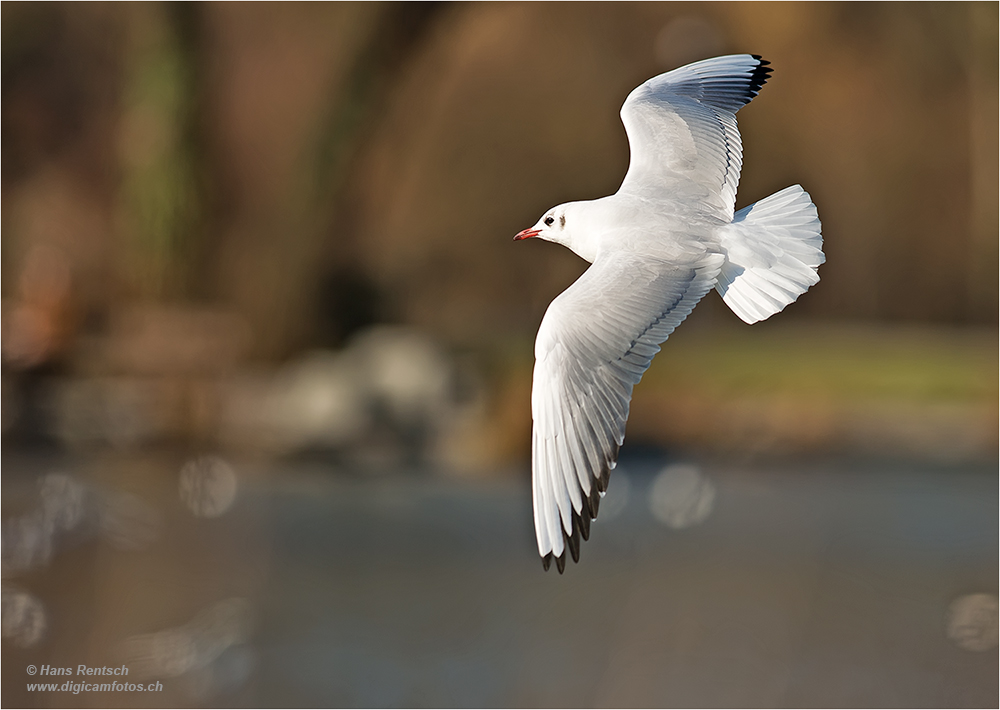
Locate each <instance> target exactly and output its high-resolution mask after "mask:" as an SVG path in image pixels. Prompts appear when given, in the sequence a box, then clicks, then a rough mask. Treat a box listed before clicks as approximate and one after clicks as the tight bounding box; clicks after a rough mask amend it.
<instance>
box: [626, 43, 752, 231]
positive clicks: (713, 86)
mask: <svg viewBox="0 0 1000 710" xmlns="http://www.w3.org/2000/svg"><path fill="white" fill-rule="evenodd" d="M767 65H768V62H767V61H766V60H764V59H761V58H760V57H758V56H756V55H750V54H734V55H730V56H726V57H716V58H714V59H706V60H705V61H701V62H695V63H694V64H688V65H687V66H684V67H681V68H680V69H674V70H673V71H669V72H667V73H665V74H660V75H659V76H656V77H653V78H652V79H650V80H649V81H647V82H646V83H644V84H642V85H641V86H638V87H636V88H635V89H634V90H633V91H632V93H630V94H629V95H628V98H627V99H625V104H624V105H623V106H622V110H621V117H622V123H624V124H625V132H626V133H627V134H628V142H629V148H630V150H631V162H630V163H629V168H628V173H627V174H626V175H625V180H624V182H622V186H621V188H620V189H619V192H622V191H625V192H634V193H640V194H647V195H648V194H654V195H656V194H662V193H663V192H664V191H669V192H670V193H671V194H672V195H675V196H676V195H677V193H678V192H681V193H691V194H692V196H693V197H695V198H696V199H697V200H698V201H700V202H703V203H708V204H709V205H710V206H711V207H712V208H714V209H715V210H716V211H717V214H718V216H720V217H721V218H722V219H723V220H724V221H725V222H729V221H730V220H731V219H732V217H733V205H734V204H735V202H736V187H737V185H738V184H739V181H740V168H741V167H742V165H743V146H742V143H741V141H740V132H739V130H738V129H737V127H736V112H737V111H738V110H739V109H740V108H741V107H743V106H745V105H746V104H747V103H749V102H750V100H751V99H753V97H754V96H756V95H757V92H758V91H759V90H760V88H761V87H762V86H763V85H764V82H766V81H767V79H768V75H769V74H770V72H771V69H770V67H768V66H767Z"/></svg>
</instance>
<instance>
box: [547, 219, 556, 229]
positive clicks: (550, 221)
mask: <svg viewBox="0 0 1000 710" xmlns="http://www.w3.org/2000/svg"><path fill="white" fill-rule="evenodd" d="M555 221H556V218H555V217H546V218H545V226H546V227H551V226H552V223H553V222H555Z"/></svg>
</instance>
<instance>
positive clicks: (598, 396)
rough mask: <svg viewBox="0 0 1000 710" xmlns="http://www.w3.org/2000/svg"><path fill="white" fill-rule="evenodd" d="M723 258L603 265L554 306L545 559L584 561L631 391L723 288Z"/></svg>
mask: <svg viewBox="0 0 1000 710" xmlns="http://www.w3.org/2000/svg"><path fill="white" fill-rule="evenodd" d="M723 260H724V257H723V256H722V255H720V254H705V255H702V257H701V258H700V259H698V260H697V261H694V262H692V263H691V264H690V265H682V266H677V265H671V264H667V263H666V262H661V261H656V260H652V259H650V258H648V257H641V258H640V257H638V256H636V255H632V254H628V253H624V254H623V253H617V254H612V255H610V256H601V257H598V259H597V260H596V261H595V262H594V263H593V264H592V265H591V266H590V268H589V269H587V271H585V272H584V273H583V275H582V276H581V277H580V278H579V279H577V281H576V282H575V283H574V284H573V285H572V286H570V287H569V288H568V289H566V290H565V291H564V292H563V293H562V294H560V295H559V296H558V297H557V298H556V299H555V300H554V301H552V303H551V304H550V305H549V308H548V310H547V311H546V312H545V317H544V318H543V319H542V324H541V326H540V327H539V329H538V338H537V340H536V341H535V372H534V382H533V386H532V391H531V414H532V419H533V420H534V426H533V428H532V494H533V503H534V515H535V534H536V536H537V538H538V552H539V554H540V555H541V556H542V558H543V561H544V562H545V567H546V568H548V565H549V563H550V561H551V559H552V558H553V557H555V558H556V563H557V565H558V567H559V571H560V572H561V571H562V569H563V567H564V566H565V564H566V557H565V555H566V548H567V547H569V549H570V552H571V554H572V555H573V559H574V560H576V559H578V557H579V552H580V535H581V534H582V535H583V538H584V539H587V537H588V535H589V532H590V521H591V519H592V518H594V517H596V516H597V505H598V502H599V500H600V495H599V494H602V493H603V492H604V491H605V490H607V485H608V477H609V475H610V472H611V469H612V468H614V465H615V460H616V458H617V456H618V448H619V446H621V444H622V441H623V440H624V438H625V420H626V419H627V418H628V409H629V400H630V399H631V398H632V387H633V386H634V385H635V384H636V383H637V382H639V379H640V378H641V377H642V374H643V373H644V372H645V371H646V368H648V367H649V363H650V361H651V360H652V359H653V356H654V355H655V354H656V353H657V352H659V350H660V347H659V345H660V343H662V342H663V341H664V340H666V339H667V336H669V335H670V334H671V333H672V332H673V330H674V328H676V327H677V325H678V324H679V323H680V322H681V321H682V320H684V318H685V317H687V315H688V313H690V312H691V309H692V308H694V306H695V304H697V303H698V301H699V300H700V299H701V297H702V296H704V295H705V294H706V293H707V292H708V291H709V289H711V288H712V287H713V286H714V285H715V281H716V276H717V275H718V273H719V269H720V268H721V266H722V262H723Z"/></svg>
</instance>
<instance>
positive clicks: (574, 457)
mask: <svg viewBox="0 0 1000 710" xmlns="http://www.w3.org/2000/svg"><path fill="white" fill-rule="evenodd" d="M769 71H770V69H768V68H767V62H765V61H763V60H761V59H760V57H756V56H752V55H733V56H727V57H717V58H715V59H709V60H705V61H702V62H696V63H695V64H690V65H688V66H686V67H681V68H680V69H676V70H674V71H672V72H667V73H666V74H661V75H660V76H657V77H654V78H653V79H650V80H649V81H647V82H646V83H644V84H642V85H641V86H639V87H638V88H636V89H635V90H634V91H633V92H632V93H631V94H629V97H628V99H626V101H625V105H624V106H623V107H622V112H621V115H622V122H623V123H624V124H625V129H626V132H627V134H628V137H629V145H630V148H631V151H632V156H631V162H630V165H629V171H628V173H627V174H626V176H625V180H624V181H623V183H622V186H621V187H620V188H619V190H618V192H617V193H615V194H614V195H610V196H608V197H603V198H600V199H597V200H589V201H583V202H570V203H566V204H564V205H559V206H558V207H555V208H553V209H551V210H549V211H548V212H546V214H545V215H543V216H542V218H541V219H540V220H539V221H538V223H537V224H536V225H535V226H534V227H532V228H531V229H526V230H524V231H522V232H520V233H519V234H518V235H517V236H516V237H515V239H525V238H529V237H538V238H541V239H545V240H547V241H552V242H556V243H558V244H562V245H564V246H566V247H568V248H569V249H571V250H572V251H573V252H574V253H576V254H577V255H579V256H580V257H582V258H583V259H585V260H587V261H589V262H591V266H590V268H588V269H587V271H586V272H584V274H583V275H582V276H581V277H580V278H579V279H578V280H577V281H576V282H575V283H574V284H573V285H572V286H570V287H569V288H568V289H566V291H564V292H563V293H561V294H560V295H559V296H558V297H556V298H555V300H553V301H552V303H551V304H550V305H549V308H548V310H547V311H546V313H545V316H544V318H543V319H542V323H541V325H540V326H539V329H538V337H537V339H536V342H535V369H534V382H533V387H532V396H531V410H532V419H533V422H534V425H533V429H532V492H533V506H534V518H535V532H536V537H537V540H538V551H539V554H540V555H541V556H542V558H543V561H544V562H545V567H546V568H548V566H549V563H550V561H551V560H553V559H555V560H556V563H557V567H558V568H559V570H560V571H562V570H563V567H564V566H565V560H566V551H567V550H569V551H570V553H571V555H572V557H573V558H574V560H576V559H578V556H579V544H580V537H581V535H582V536H583V538H584V539H586V538H587V537H588V535H589V530H590V521H591V520H592V519H594V518H596V517H597V509H598V504H599V502H600V497H601V496H602V495H603V493H604V491H605V490H606V489H607V485H608V481H609V477H610V472H611V470H612V469H613V468H614V466H615V461H616V459H617V455H618V449H619V447H620V446H621V444H622V441H623V440H624V436H625V422H626V420H627V418H628V409H629V401H630V399H631V396H632V388H633V387H634V386H635V384H637V383H638V382H639V380H640V378H641V377H642V374H643V373H644V372H645V370H646V368H648V367H649V363H650V361H651V360H652V358H653V356H654V355H655V354H656V353H657V352H658V351H659V345H660V343H662V342H663V341H664V340H666V339H667V337H668V336H669V335H670V333H672V332H673V330H674V328H675V327H676V326H677V325H678V324H679V323H680V322H681V321H682V320H683V319H684V318H685V317H687V315H688V314H689V313H690V312H691V309H692V308H694V306H695V305H696V304H697V303H698V301H699V300H700V299H701V298H702V297H703V296H704V295H705V294H706V293H708V291H710V290H711V289H712V288H716V289H717V290H718V291H719V292H720V293H721V294H722V295H723V298H724V299H725V301H726V303H727V304H728V305H729V306H730V307H731V308H732V309H733V311H734V312H736V313H737V315H739V316H740V317H741V318H742V319H743V320H745V321H746V322H748V323H753V322H756V321H757V320H762V319H764V318H767V317H768V316H770V315H772V314H773V313H776V312H778V311H780V310H781V309H782V308H784V307H785V306H786V305H787V304H789V303H791V302H792V301H794V300H795V299H796V298H797V297H798V296H799V295H800V294H802V293H803V292H805V291H806V289H808V288H809V286H811V285H812V284H814V283H816V282H817V281H818V280H819V277H818V275H817V274H816V269H817V267H818V266H819V265H820V264H821V263H822V262H823V259H824V257H823V252H822V250H821V247H822V237H821V235H820V223H819V218H818V215H817V213H816V208H815V206H813V204H812V201H811V200H810V199H809V195H808V194H807V193H806V192H805V191H804V190H802V188H801V187H798V186H793V187H790V188H786V189H785V190H782V191H780V192H778V193H776V194H774V195H772V196H771V197H769V198H767V199H765V200H761V201H760V202H758V203H756V204H754V205H751V206H750V207H747V208H745V209H743V210H740V212H738V213H735V214H734V212H733V207H734V204H735V199H736V187H737V184H738V182H739V173H740V168H741V165H742V146H741V143H740V136H739V131H738V130H737V128H736V117H735V114H736V111H737V110H738V109H739V108H740V107H741V106H743V105H745V104H746V103H748V102H749V101H750V100H751V99H752V98H753V97H754V96H756V94H757V91H758V90H759V89H760V87H761V86H762V85H763V84H764V82H765V81H766V80H767V76H768V73H769Z"/></svg>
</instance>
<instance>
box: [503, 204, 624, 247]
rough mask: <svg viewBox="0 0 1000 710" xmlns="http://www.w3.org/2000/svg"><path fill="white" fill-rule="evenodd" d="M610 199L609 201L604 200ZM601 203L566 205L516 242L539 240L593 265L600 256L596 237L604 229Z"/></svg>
mask: <svg viewBox="0 0 1000 710" xmlns="http://www.w3.org/2000/svg"><path fill="white" fill-rule="evenodd" d="M603 199H604V200H607V199H608V198H603ZM601 202H602V200H585V201H582V202H567V203H566V204H563V205H559V206H558V207H553V208H552V209H550V210H549V211H548V212H546V213H545V214H543V215H542V218H541V219H540V220H538V221H537V222H536V223H535V226H533V227H531V228H529V229H524V230H522V231H520V232H518V233H517V234H516V235H515V236H514V241H520V240H522V239H530V238H531V237H537V238H539V239H544V240H545V241H547V242H555V243H556V244H562V245H563V246H564V247H567V248H569V249H570V250H571V251H573V252H574V253H575V254H576V255H577V256H580V257H581V258H583V259H586V260H587V261H590V262H593V261H594V259H595V258H596V255H597V241H596V239H597V235H598V234H599V233H600V230H601V222H600V220H599V219H597V220H595V217H599V216H600V214H601V212H600V210H599V209H598V208H599V207H600V203H601Z"/></svg>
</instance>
